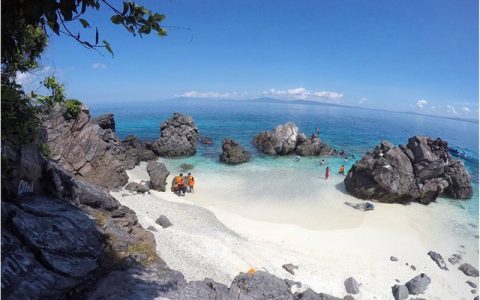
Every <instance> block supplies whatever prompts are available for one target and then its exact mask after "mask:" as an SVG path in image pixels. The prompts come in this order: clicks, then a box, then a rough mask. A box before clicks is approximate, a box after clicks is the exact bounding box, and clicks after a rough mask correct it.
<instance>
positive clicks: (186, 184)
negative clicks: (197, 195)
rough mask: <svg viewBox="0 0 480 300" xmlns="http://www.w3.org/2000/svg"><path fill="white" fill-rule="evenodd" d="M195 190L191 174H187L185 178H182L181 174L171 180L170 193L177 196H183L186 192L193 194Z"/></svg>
mask: <svg viewBox="0 0 480 300" xmlns="http://www.w3.org/2000/svg"><path fill="white" fill-rule="evenodd" d="M194 188H195V177H193V176H192V173H190V172H188V175H187V176H183V173H180V175H178V176H175V177H173V180H172V192H174V193H175V194H177V195H178V196H185V193H186V192H189V193H193V192H194Z"/></svg>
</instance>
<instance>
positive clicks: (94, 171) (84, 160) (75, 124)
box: [42, 106, 128, 188]
mask: <svg viewBox="0 0 480 300" xmlns="http://www.w3.org/2000/svg"><path fill="white" fill-rule="evenodd" d="M42 126H43V139H44V141H45V142H46V143H47V145H48V148H49V156H50V159H52V160H54V161H56V162H58V163H60V164H61V165H62V166H63V167H64V168H65V169H66V170H67V171H69V172H71V173H72V174H73V175H75V176H77V177H81V178H83V179H85V180H87V181H89V182H91V183H93V184H96V185H100V186H103V187H106V188H118V187H122V186H124V185H125V184H126V183H127V180H128V176H127V173H126V172H125V168H124V166H123V165H122V164H121V163H120V162H119V160H118V159H117V157H116V154H115V152H114V148H113V147H111V145H110V139H114V138H115V135H114V134H113V133H112V132H111V130H110V129H108V132H109V133H108V136H109V138H108V141H105V139H106V138H105V134H104V133H105V129H102V128H101V127H100V126H99V125H97V124H95V123H92V122H90V112H89V110H88V108H86V107H82V111H81V112H80V114H79V115H78V117H77V118H71V119H70V118H65V108H63V107H60V106H57V107H55V108H54V109H52V110H51V111H50V112H49V113H48V114H47V115H45V116H44V117H43V118H42ZM110 137H111V138H110Z"/></svg>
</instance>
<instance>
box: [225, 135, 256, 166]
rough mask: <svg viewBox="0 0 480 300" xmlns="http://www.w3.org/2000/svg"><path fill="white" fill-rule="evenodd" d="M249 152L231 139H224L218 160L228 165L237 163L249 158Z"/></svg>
mask: <svg viewBox="0 0 480 300" xmlns="http://www.w3.org/2000/svg"><path fill="white" fill-rule="evenodd" d="M250 157H251V156H250V153H248V151H247V150H245V149H244V148H243V147H242V146H241V145H240V144H239V143H237V142H235V141H234V140H232V139H228V138H227V139H224V140H223V144H222V154H220V161H222V162H224V163H226V164H229V165H238V164H241V163H245V162H247V161H249V160H250Z"/></svg>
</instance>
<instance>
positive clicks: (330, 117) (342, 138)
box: [90, 99, 479, 219]
mask: <svg viewBox="0 0 480 300" xmlns="http://www.w3.org/2000/svg"><path fill="white" fill-rule="evenodd" d="M90 109H91V111H92V115H94V116H95V115H99V114H102V113H106V112H112V113H114V114H115V122H116V129H117V133H118V135H119V136H120V137H121V138H124V137H125V136H127V135H129V134H133V135H136V136H138V137H139V138H141V139H143V140H154V139H157V138H158V137H159V134H160V127H159V125H160V123H161V122H163V120H165V119H167V118H169V117H170V116H171V115H172V113H173V112H181V113H184V114H189V115H192V116H193V118H194V120H195V122H196V123H197V126H198V128H199V131H200V134H201V135H202V136H208V137H210V138H211V139H212V140H213V145H202V144H199V147H198V152H197V154H196V155H195V156H194V157H191V158H188V159H180V160H178V162H179V164H180V163H181V162H184V161H186V162H189V163H194V164H195V166H196V168H199V167H201V168H203V169H210V170H212V171H227V170H229V169H231V168H232V167H231V166H224V165H222V164H220V163H219V162H218V157H219V155H220V152H221V142H222V140H223V138H225V137H231V138H233V139H235V140H236V141H238V142H240V143H241V144H242V145H243V146H245V147H246V148H247V149H248V150H250V151H251V152H253V153H254V154H255V157H254V159H253V160H252V161H251V162H250V163H249V164H250V165H251V166H250V167H252V166H253V167H258V168H285V167H286V168H300V169H302V168H308V169H318V170H319V172H321V171H322V169H323V167H322V168H320V167H319V165H318V162H319V158H302V159H301V161H300V162H295V161H294V160H293V159H292V157H283V158H271V157H266V156H263V155H261V154H260V153H258V152H256V150H255V148H254V147H253V145H252V143H251V141H252V138H253V137H254V136H255V134H257V133H258V132H260V131H262V130H270V129H272V128H273V127H275V126H276V125H278V124H280V123H285V122H287V121H293V122H295V123H296V124H297V126H298V127H299V128H300V131H302V132H304V133H305V134H307V135H310V134H311V133H312V132H313V130H315V128H317V127H318V128H320V137H321V139H322V140H323V141H325V142H326V143H328V144H330V145H331V146H333V147H334V148H336V149H338V150H340V149H342V148H344V149H345V150H346V151H347V152H348V153H349V154H353V155H354V156H355V158H356V159H359V158H360V157H361V156H362V154H364V153H365V152H366V151H368V150H369V149H371V148H372V147H374V146H375V145H377V144H378V143H379V142H380V141H382V140H389V141H391V142H392V143H394V144H403V143H406V142H407V140H408V138H409V137H411V136H413V135H427V136H431V137H432V138H436V137H440V138H442V139H445V140H447V141H448V142H449V144H450V145H452V146H458V147H462V148H465V149H467V150H469V151H471V152H472V153H473V155H474V156H475V158H476V159H475V160H474V161H465V165H466V167H467V169H468V171H469V173H470V175H471V177H472V181H473V183H474V190H475V192H474V196H473V198H472V199H471V200H467V201H451V203H452V205H457V206H459V205H461V206H462V207H464V208H465V213H468V214H470V215H473V216H475V217H476V218H477V219H478V202H479V201H478V198H479V193H478V176H479V168H478V123H472V122H466V121H459V120H451V119H445V118H435V117H427V116H421V115H413V114H405V113H394V112H387V111H376V110H367V109H360V108H346V107H338V106H327V105H306V104H287V103H264V102H244V101H242V102H239V101H219V100H199V99H179V100H168V101H157V102H148V103H146V102H145V103H141V102H138V103H129V104H121V105H120V104H106V103H105V104H95V105H90ZM354 161H355V159H349V161H348V162H345V161H344V160H343V159H332V158H328V165H329V166H330V167H331V168H332V170H333V171H334V172H335V170H337V169H338V167H339V166H340V165H341V164H345V167H346V170H348V169H349V168H350V166H351V165H352V164H353V163H354ZM233 168H237V167H233ZM238 168H242V167H241V166H239V167H238Z"/></svg>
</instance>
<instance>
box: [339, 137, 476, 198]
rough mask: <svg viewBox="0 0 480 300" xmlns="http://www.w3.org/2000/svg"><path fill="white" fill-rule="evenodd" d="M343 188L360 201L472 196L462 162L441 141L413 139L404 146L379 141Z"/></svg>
mask: <svg viewBox="0 0 480 300" xmlns="http://www.w3.org/2000/svg"><path fill="white" fill-rule="evenodd" d="M344 182H345V187H346V189H347V191H348V192H350V193H351V194H352V195H354V196H356V197H358V198H361V199H375V200H378V201H381V202H389V203H391V202H399V203H405V202H410V201H417V202H421V203H424V204H428V203H430V202H432V201H434V200H435V199H436V198H437V197H438V196H441V195H444V196H447V197H451V198H455V199H468V198H470V197H472V194H473V189H472V184H471V182H470V177H469V175H468V173H467V171H466V169H465V167H464V165H463V162H462V161H459V160H455V159H453V158H452V157H451V155H450V153H449V151H448V143H447V142H446V141H442V140H441V139H436V140H432V139H430V138H428V137H422V136H414V137H412V138H410V139H409V140H408V144H407V145H400V146H399V147H396V146H394V145H393V144H391V143H390V142H382V143H381V144H380V145H378V146H377V147H375V149H374V150H372V151H370V152H367V154H365V155H364V156H363V157H362V159H361V160H360V161H357V162H356V163H355V164H354V165H353V166H352V168H351V169H350V170H349V172H348V174H347V176H346V178H345V180H344Z"/></svg>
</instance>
